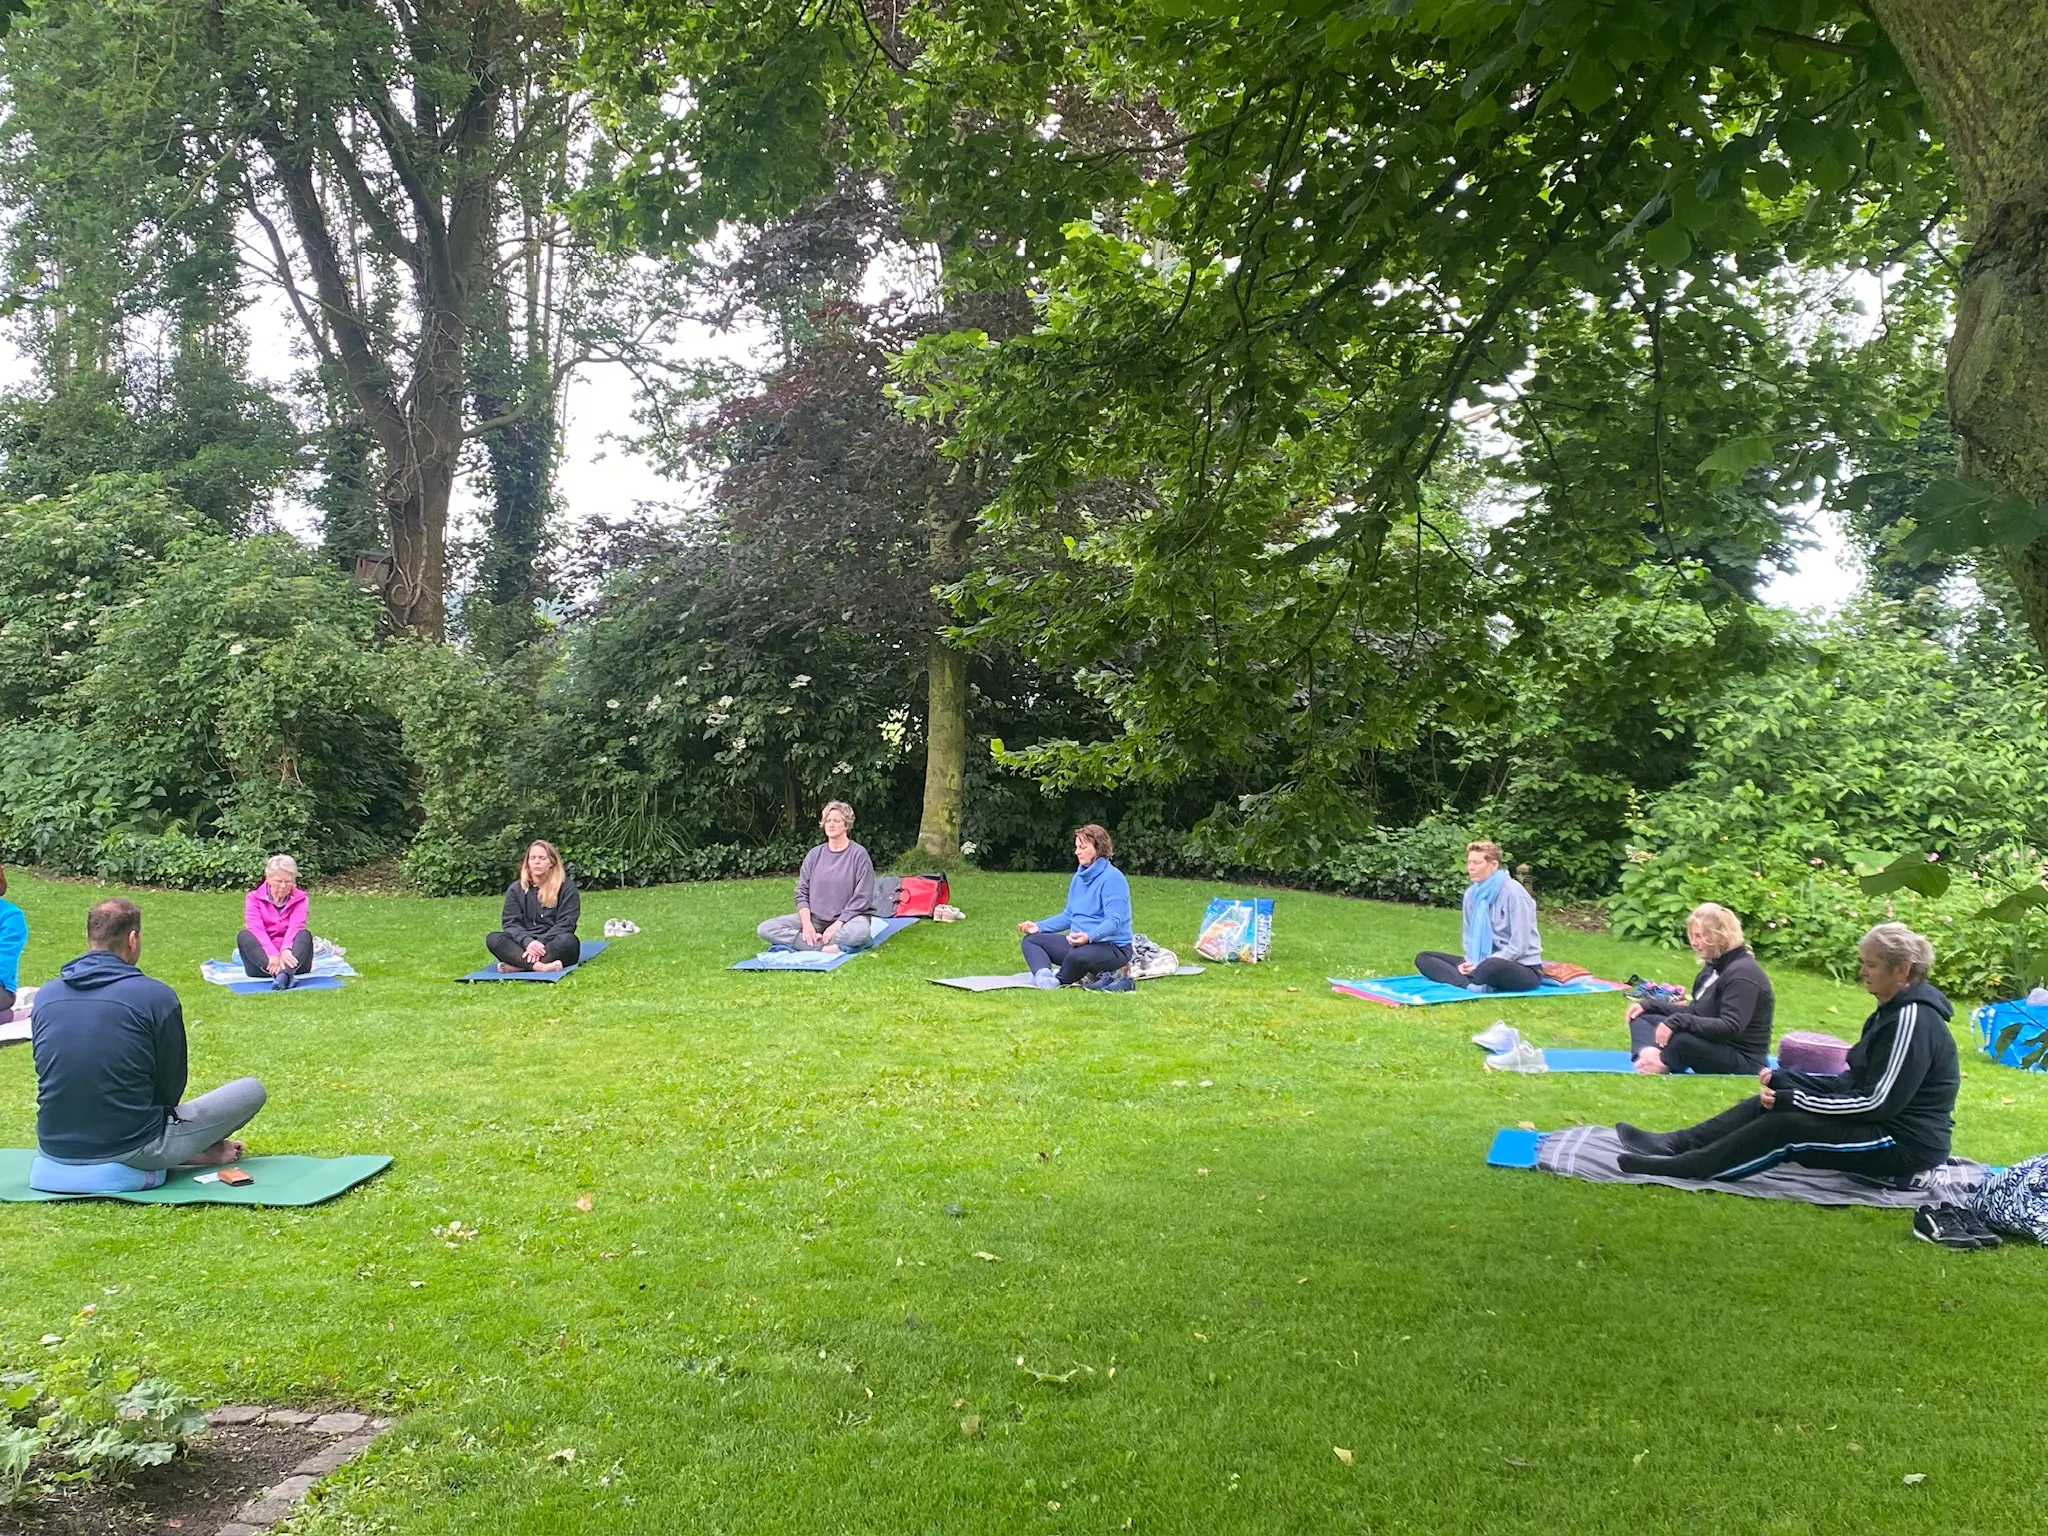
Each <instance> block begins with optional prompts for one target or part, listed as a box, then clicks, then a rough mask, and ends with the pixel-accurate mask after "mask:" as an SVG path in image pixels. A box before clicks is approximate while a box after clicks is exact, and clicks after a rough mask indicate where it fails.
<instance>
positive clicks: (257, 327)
mask: <svg viewBox="0 0 2048 1536" xmlns="http://www.w3.org/2000/svg"><path fill="white" fill-rule="evenodd" d="M245 319H246V322H247V325H248V329H249V334H250V343H251V344H250V356H251V360H252V361H251V372H252V373H253V374H255V375H256V376H257V377H258V378H259V379H263V380H265V381H266V382H270V383H273V384H276V385H279V386H282V385H284V384H285V383H286V382H287V381H288V380H289V378H290V376H291V374H292V373H293V372H294V371H295V370H296V369H297V368H299V367H300V366H301V365H302V363H303V358H302V357H301V356H300V355H299V354H300V353H301V351H302V348H303V343H302V342H301V340H300V336H301V332H300V330H299V326H298V322H297V320H296V319H295V318H293V317H292V316H291V315H290V314H289V312H288V311H287V310H286V309H285V307H284V305H283V303H282V301H281V300H275V301H268V302H258V303H256V304H253V305H252V306H251V307H250V309H249V310H248V311H247V313H246V316H245ZM757 343H758V337H757V336H755V335H752V334H749V333H745V332H741V333H736V334H721V333H718V332H715V331H712V330H711V329H709V328H708V327H703V326H699V327H696V328H695V329H694V332H693V333H686V342H685V349H684V350H685V351H686V353H687V354H688V355H690V356H692V357H697V358H707V359H709V358H732V359H743V358H745V357H747V355H748V352H749V349H750V348H751V347H752V346H754V345H756V344H757ZM29 379H30V375H29V369H28V366H27V364H26V362H25V360H24V359H23V358H22V357H21V355H20V353H19V352H18V351H17V350H16V348H15V346H14V345H13V341H12V338H11V336H10V337H7V338H4V340H0V388H8V389H13V388H19V387H23V386H25V385H26V384H28V383H29ZM633 404H634V386H633V380H632V377H631V375H630V374H628V372H627V371H626V370H625V369H624V368H622V367H620V366H618V365H617V364H595V365H592V366H590V367H588V368H586V369H585V370H584V371H583V372H582V373H580V374H579V375H578V376H577V377H576V379H575V380H574V381H573V382H572V383H571V384H570V385H569V387H568V390H567V393H566V397H565V401H564V416H565V423H564V432H563V442H562V448H563V457H562V464H561V469H560V472H559V475H558V477H557V491H558V495H559V498H560V501H561V504H562V508H563V511H564V514H565V516H566V519H567V522H568V524H569V525H570V526H574V525H576V524H580V523H582V522H584V521H586V520H588V519H590V518H593V517H619V516H623V515H626V514H628V513H631V512H632V511H633V510H634V509H635V508H636V507H637V506H640V505H643V504H653V505H656V506H680V505H686V504H688V503H690V502H691V501H692V500H694V496H693V493H692V489H691V487H689V486H688V485H686V484H684V483H682V482H679V481H676V480H672V479H670V478H669V477H667V476H666V475H664V474H662V473H661V471H659V470H658V469H656V468H655V467H654V465H652V464H650V463H649V462H648V461H647V460H646V459H645V458H643V457H641V456H640V455H637V454H634V453H632V452H629V451H627V450H626V449H624V448H622V447H621V446H619V445H618V444H617V443H614V442H608V441H607V440H606V439H607V437H608V436H610V435H612V434H615V433H618V432H620V431H623V430H627V429H629V428H630V427H631V424H632V413H633ZM478 505H479V500H478V497H477V494H476V490H475V487H474V486H473V485H472V484H471V483H470V482H469V481H467V480H459V481H458V482H457V485H456V496H455V507H454V521H455V524H456V526H455V528H453V529H451V532H452V533H456V534H458V535H460V534H463V533H473V532H474V531H475V529H476V528H477V526H478V523H477V511H476V509H477V507H478ZM278 516H279V520H280V521H281V522H282V523H284V525H285V526H287V527H290V528H291V529H292V530H293V531H294V532H296V533H299V534H300V535H302V536H309V535H311V534H312V533H313V532H314V531H315V530H314V527H313V521H312V517H311V515H310V511H309V509H307V508H305V507H304V506H298V507H290V506H284V507H280V508H278ZM1808 531H1809V535H1810V547H1808V548H1805V549H1803V550H1801V551H1800V552H1799V554H1798V556H1797V558H1796V560H1795V562H1794V563H1793V564H1792V565H1790V566H1788V567H1786V568H1783V569H1780V570H1777V571H1775V572H1774V573H1773V574H1772V575H1771V577H1770V579H1769V580H1768V581H1767V582H1766V583H1765V584H1764V586H1763V588H1762V596H1763V599H1764V600H1765V601H1766V602H1768V603H1770V604H1772V605H1774V606H1777V607H1782V608H1818V609H1823V610H1826V611H1829V612H1832V611H1834V610H1835V609H1838V608H1840V607H1841V606H1842V605H1843V604H1844V603H1846V602H1847V601H1848V600H1849V599H1850V598H1851V597H1852V596H1853V595H1854V594H1855V592H1856V590H1857V588H1858V586H1859V585H1860V583H1861V581H1862V571H1861V568H1860V565H1859V562H1858V561H1857V559H1856V556H1855V554H1854V553H1853V552H1852V551H1851V550H1850V549H1849V547H1848V545H1847V543H1846V542H1845V541H1844V539H1843V536H1842V531H1841V529H1840V527H1839V526H1838V525H1837V524H1836V522H1835V520H1834V519H1833V518H1832V517H1830V516H1828V515H1826V514H1816V515H1815V516H1814V518H1813V519H1812V522H1811V525H1810V527H1809V530H1808Z"/></svg>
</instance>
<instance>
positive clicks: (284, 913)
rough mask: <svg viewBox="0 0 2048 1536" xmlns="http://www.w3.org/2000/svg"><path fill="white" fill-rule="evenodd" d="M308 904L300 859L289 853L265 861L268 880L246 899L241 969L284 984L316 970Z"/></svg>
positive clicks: (238, 942)
mask: <svg viewBox="0 0 2048 1536" xmlns="http://www.w3.org/2000/svg"><path fill="white" fill-rule="evenodd" d="M309 909H310V903H309V902H308V901H307V898H306V893H305V892H304V891H302V890H301V889H299V866H298V862H297V861H296V860H295V859H293V858H292V856H291V855H290V854H288V853H279V854H273V855H272V856H271V857H270V859H269V860H268V861H266V862H265V864H264V866H263V883H262V884H261V885H259V886H257V887H256V889H255V890H253V891H251V892H250V893H249V894H248V895H247V896H245V897H244V898H243V899H242V923H243V927H242V931H241V932H240V933H238V934H236V935H235V953H236V954H238V955H239V956H240V957H241V960H242V969H243V970H245V971H247V972H248V973H249V974H250V975H251V976H256V977H261V978H262V979H264V980H267V981H269V982H271V983H272V984H273V985H275V986H278V987H280V988H282V987H289V986H290V985H291V984H292V983H293V982H294V981H295V980H297V979H298V978H299V977H301V976H310V975H312V974H313V930H312V929H310V928H308V927H307V926H306V914H307V912H308V910H309Z"/></svg>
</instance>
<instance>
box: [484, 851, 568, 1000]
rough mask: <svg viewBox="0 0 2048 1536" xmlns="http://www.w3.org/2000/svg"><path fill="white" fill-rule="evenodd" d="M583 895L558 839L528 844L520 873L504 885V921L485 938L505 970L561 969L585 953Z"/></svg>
mask: <svg viewBox="0 0 2048 1536" xmlns="http://www.w3.org/2000/svg"><path fill="white" fill-rule="evenodd" d="M582 914H583V898H582V897H581V896H580V895H578V894H577V892H576V882H575V881H574V880H571V879H570V878H569V872H568V871H567V870H565V869H563V868H562V856H561V855H560V854H559V853H557V852H555V845H554V844H553V843H535V844H533V845H532V846H531V847H530V848H528V849H527V850H526V857H525V859H524V860H522V861H521V863H520V866H519V878H518V879H517V880H514V881H513V882H512V883H511V884H510V885H509V886H507V887H506V888H505V916H504V918H503V922H504V927H502V928H500V929H499V930H498V931H497V932H496V933H493V934H490V935H488V936H487V937H486V938H485V939H484V947H485V948H487V949H488V950H490V952H491V953H492V954H493V955H494V956H496V957H497V961H498V969H499V970H501V971H559V970H561V969H562V968H563V967H564V966H568V965H574V964H575V963H576V962H577V960H579V959H580V958H582V953H583V946H582V944H581V943H580V942H579V941H578V940H577V938H576V919H577V918H578V917H580V916H582Z"/></svg>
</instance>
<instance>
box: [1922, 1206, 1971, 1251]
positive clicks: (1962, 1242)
mask: <svg viewBox="0 0 2048 1536" xmlns="http://www.w3.org/2000/svg"><path fill="white" fill-rule="evenodd" d="M1913 1235H1914V1236H1915V1237H1917V1238H1919V1239H1920V1241H1922V1242H1923V1243H1939V1244H1941V1246H1942V1247H1944V1248H1954V1249H1956V1250H1958V1251H1959V1252H1965V1253H1968V1252H1974V1251H1975V1250H1976V1249H1977V1248H1978V1247H1980V1246H1981V1245H1980V1244H1979V1243H1978V1241H1977V1239H1976V1238H1975V1237H1974V1236H1972V1235H1971V1233H1970V1229H1969V1226H1968V1224H1967V1223H1965V1222H1964V1220H1963V1213H1962V1212H1961V1211H1959V1210H1957V1209H1956V1208H1955V1207H1954V1206H1952V1205H1923V1206H1921V1207H1920V1209H1919V1210H1917V1211H1915V1212H1914V1213H1913Z"/></svg>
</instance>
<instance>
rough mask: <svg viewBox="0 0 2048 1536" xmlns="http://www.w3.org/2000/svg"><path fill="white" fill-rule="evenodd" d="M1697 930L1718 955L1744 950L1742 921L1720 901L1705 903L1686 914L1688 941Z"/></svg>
mask: <svg viewBox="0 0 2048 1536" xmlns="http://www.w3.org/2000/svg"><path fill="white" fill-rule="evenodd" d="M1695 928H1697V929H1698V930H1699V933H1700V937H1701V938H1703V939H1705V940H1706V941H1707V942H1708V943H1709V944H1711V945H1713V946H1714V953H1715V954H1717V955H1725V954H1727V953H1728V951H1729V950H1731V949H1740V948H1742V919H1741V918H1739V917H1737V916H1736V915H1735V914H1734V913H1733V912H1730V911H1729V910H1728V909H1727V908H1726V907H1724V906H1722V905H1721V904H1720V903H1719V902H1718V901H1703V902H1701V903H1700V904H1699V905H1698V906H1696V907H1694V908H1693V909H1692V911H1691V912H1689V913H1687V914H1686V918H1685V936H1686V937H1687V938H1688V939H1690V938H1691V937H1692V933H1693V930H1694V929H1695Z"/></svg>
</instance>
